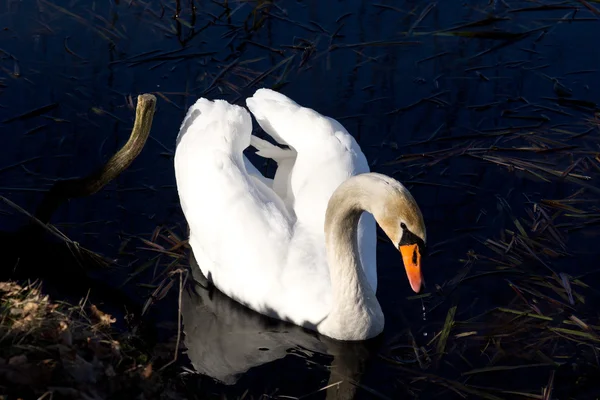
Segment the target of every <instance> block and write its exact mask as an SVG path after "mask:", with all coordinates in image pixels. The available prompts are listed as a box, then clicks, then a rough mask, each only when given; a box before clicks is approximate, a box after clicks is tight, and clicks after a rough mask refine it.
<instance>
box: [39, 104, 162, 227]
mask: <svg viewBox="0 0 600 400" xmlns="http://www.w3.org/2000/svg"><path fill="white" fill-rule="evenodd" d="M155 108H156V97H155V96H154V95H151V94H142V95H139V96H138V102H137V106H136V109H135V122H134V124H133V129H132V130H131V135H130V136H129V140H128V141H127V143H125V145H124V146H123V147H122V148H121V149H120V150H119V151H118V152H117V153H116V154H115V155H114V156H112V157H111V159H110V160H108V161H107V162H106V164H104V165H103V166H102V167H101V168H99V169H98V170H96V171H94V172H92V173H91V174H89V175H88V176H85V177H83V178H75V179H67V180H63V181H58V182H56V183H55V184H54V186H52V188H51V189H50V191H48V193H47V194H46V197H44V199H43V200H42V203H41V204H40V206H39V207H38V209H37V211H36V214H35V216H36V218H37V219H39V220H40V221H42V222H43V223H48V222H49V221H50V218H51V217H52V214H53V213H54V211H56V209H57V208H58V207H59V206H60V205H61V204H63V203H64V202H65V201H67V200H69V199H72V198H77V197H84V196H89V195H92V194H94V193H96V192H98V191H99V190H100V189H102V188H103V187H104V186H106V185H107V184H108V183H109V182H110V181H112V180H113V179H115V178H116V177H117V176H119V175H120V174H121V173H122V172H123V171H125V170H126V169H127V167H129V165H131V163H132V162H133V160H135V158H136V157H137V156H138V155H139V154H140V153H141V151H142V149H143V148H144V145H145V144H146V140H147V139H148V136H149V135H150V128H151V127H152V118H153V117H154V110H155Z"/></svg>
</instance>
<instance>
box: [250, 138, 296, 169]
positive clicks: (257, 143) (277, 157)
mask: <svg viewBox="0 0 600 400" xmlns="http://www.w3.org/2000/svg"><path fill="white" fill-rule="evenodd" d="M250 146H252V147H254V148H255V149H256V150H257V152H256V154H257V155H259V156H261V157H264V158H270V159H272V160H274V161H276V162H277V163H278V164H279V163H281V161H284V160H288V159H290V158H295V157H296V152H295V151H294V150H292V149H282V148H281V147H278V146H275V145H273V144H271V143H269V142H267V141H266V140H264V139H261V138H259V137H257V136H254V135H252V136H251V137H250Z"/></svg>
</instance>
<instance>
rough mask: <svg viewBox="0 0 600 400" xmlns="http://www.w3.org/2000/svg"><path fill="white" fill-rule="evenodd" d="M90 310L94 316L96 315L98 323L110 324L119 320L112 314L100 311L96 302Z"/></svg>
mask: <svg viewBox="0 0 600 400" xmlns="http://www.w3.org/2000/svg"><path fill="white" fill-rule="evenodd" d="M90 310H91V312H92V317H94V319H96V321H97V322H98V324H100V325H102V326H110V324H113V323H115V322H117V319H116V318H113V317H112V315H110V314H106V313H104V312H102V311H100V310H99V309H98V307H96V306H95V305H94V304H92V305H91V306H90Z"/></svg>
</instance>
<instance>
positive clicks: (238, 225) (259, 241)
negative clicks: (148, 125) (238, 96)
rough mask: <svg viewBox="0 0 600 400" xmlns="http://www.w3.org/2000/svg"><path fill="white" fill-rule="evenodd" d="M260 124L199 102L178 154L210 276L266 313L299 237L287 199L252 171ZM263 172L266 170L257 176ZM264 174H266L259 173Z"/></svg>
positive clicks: (194, 233) (189, 212)
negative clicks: (249, 154) (248, 156)
mask: <svg viewBox="0 0 600 400" xmlns="http://www.w3.org/2000/svg"><path fill="white" fill-rule="evenodd" d="M251 129H252V121H251V118H250V114H249V113H248V112H247V111H246V110H245V109H244V108H242V107H238V106H235V105H231V104H229V103H227V102H225V101H222V100H216V101H209V100H206V99H200V100H198V101H197V102H196V103H195V104H194V105H193V106H192V107H191V108H190V109H189V111H188V113H187V115H186V117H185V119H184V121H183V124H182V126H181V130H180V134H179V137H178V139H177V147H176V150H175V174H176V180H177V189H178V192H179V197H180V203H181V207H182V209H183V212H184V215H185V217H186V219H187V221H188V224H189V226H190V232H191V234H190V245H191V247H192V250H193V251H194V255H195V256H196V258H197V259H198V263H199V265H200V267H201V269H202V272H203V273H204V274H205V276H207V277H208V278H209V279H210V280H212V281H213V282H214V283H215V285H216V286H217V287H218V288H219V289H221V291H223V292H224V293H226V294H227V295H229V296H230V297H232V298H234V299H236V300H238V301H240V302H241V303H244V304H246V305H249V306H250V307H251V308H254V309H255V310H257V311H259V312H261V311H264V310H262V308H264V307H265V304H264V301H263V300H264V298H265V296H268V295H269V293H270V294H271V295H273V296H277V295H278V293H276V292H275V293H274V292H273V290H274V288H275V289H277V288H279V287H280V286H281V285H280V283H279V282H278V280H279V279H280V275H281V271H280V270H279V268H281V266H282V265H283V264H284V261H285V258H286V252H287V249H288V247H289V240H290V238H291V228H292V223H293V222H292V219H291V218H290V215H289V214H288V213H287V211H286V208H285V205H284V204H283V201H282V200H281V199H280V198H279V197H278V196H277V195H276V194H275V193H274V192H273V190H272V189H270V188H269V187H268V185H266V184H264V183H263V182H262V180H260V179H259V178H258V177H257V176H256V175H255V176H251V175H249V174H248V172H247V170H246V161H245V160H244V156H243V154H242V152H243V150H244V149H245V148H246V147H248V145H249V144H250V134H251ZM255 172H258V171H255ZM259 174H260V173H259Z"/></svg>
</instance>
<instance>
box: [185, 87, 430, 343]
mask: <svg viewBox="0 0 600 400" xmlns="http://www.w3.org/2000/svg"><path fill="white" fill-rule="evenodd" d="M246 106H247V107H248V109H249V110H250V112H251V113H252V114H253V115H254V117H255V119H256V121H257V122H258V124H259V125H260V127H261V128H262V129H263V130H264V131H265V132H266V133H267V134H268V135H269V136H270V137H271V138H272V139H273V140H274V141H275V142H277V144H272V143H271V142H269V141H266V140H263V139H261V138H258V137H257V136H254V135H252V119H251V116H250V113H249V112H248V111H247V110H246V108H244V107H241V106H237V105H233V104H230V103H228V102H227V101H225V100H220V99H216V100H209V99H206V98H200V99H198V100H197V101H196V102H195V104H193V105H192V106H191V107H190V108H189V109H188V111H187V113H186V115H185V117H184V119H183V122H182V124H181V127H180V130H179V134H178V136H177V139H176V148H175V157H174V169H175V179H176V186H177V191H178V195H179V201H180V205H181V209H182V211H183V214H184V217H185V219H186V221H187V223H188V226H189V231H190V233H189V244H190V247H191V250H192V252H193V255H194V257H195V258H196V260H197V263H198V266H199V267H200V269H201V272H202V273H203V275H204V276H205V277H206V278H207V279H208V280H209V281H210V282H211V283H212V284H213V285H214V286H215V287H216V288H217V289H219V290H220V291H221V292H223V293H224V294H226V295H227V296H228V297H230V298H232V299H233V300H235V301H237V302H239V303H241V304H243V305H245V306H246V307H248V308H250V309H252V310H254V311H256V312H258V313H261V314H263V315H266V316H269V317H272V318H275V319H280V320H284V321H288V322H291V323H293V324H296V325H299V326H302V327H305V328H308V329H310V330H313V331H317V332H318V333H319V334H322V335H325V336H328V337H330V338H333V339H336V340H341V341H358V340H367V339H370V338H373V337H375V336H378V335H379V334H380V333H381V332H382V331H383V328H384V322H385V319H384V315H383V312H382V310H381V306H380V304H379V302H378V301H377V298H376V295H375V293H376V291H377V268H376V255H375V250H376V226H375V223H376V222H377V223H378V224H379V226H380V227H381V228H382V230H383V231H384V232H385V234H386V235H387V236H388V237H389V239H390V240H391V241H392V243H393V244H394V246H395V247H396V248H397V249H398V250H399V251H400V253H401V255H402V260H403V263H404V267H405V269H406V273H407V277H408V280H409V282H410V285H411V287H412V289H413V290H414V291H415V292H417V293H418V292H419V291H420V288H421V281H422V274H421V254H422V252H423V250H424V247H425V242H426V232H425V223H424V220H423V215H422V213H421V210H420V209H419V207H418V205H417V203H416V201H415V199H414V198H413V196H412V195H411V194H410V192H409V191H408V189H407V188H406V187H405V186H404V185H402V184H401V183H400V182H398V181H397V180H395V179H393V178H391V177H389V176H386V175H383V174H379V173H373V172H370V170H369V165H368V163H367V160H366V157H365V155H364V154H363V152H362V151H361V149H360V147H359V145H358V143H357V142H356V140H355V139H354V138H353V137H352V135H350V134H349V133H348V131H347V130H346V129H345V128H344V127H343V126H342V124H340V123H339V122H338V121H336V120H335V119H333V118H329V117H327V116H324V115H321V114H319V113H318V112H316V111H315V110H312V109H310V108H307V107H303V106H301V105H299V104H297V103H296V102H294V101H293V100H292V99H290V98H288V97H287V96H285V95H283V94H281V93H279V92H276V91H273V90H270V89H266V88H262V89H258V90H257V91H256V92H255V93H254V95H253V96H252V97H249V98H247V99H246ZM250 146H252V147H254V148H255V149H256V150H257V153H256V154H257V155H259V156H261V157H264V158H267V159H272V160H274V161H275V162H276V163H277V170H276V172H275V175H274V177H273V178H272V179H270V178H267V177H265V176H263V175H262V174H261V173H260V171H259V170H258V169H257V168H256V167H255V166H254V165H253V164H252V163H251V162H250V161H249V160H248V159H247V158H246V156H245V155H244V154H243V151H244V150H245V149H247V148H248V147H250Z"/></svg>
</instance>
